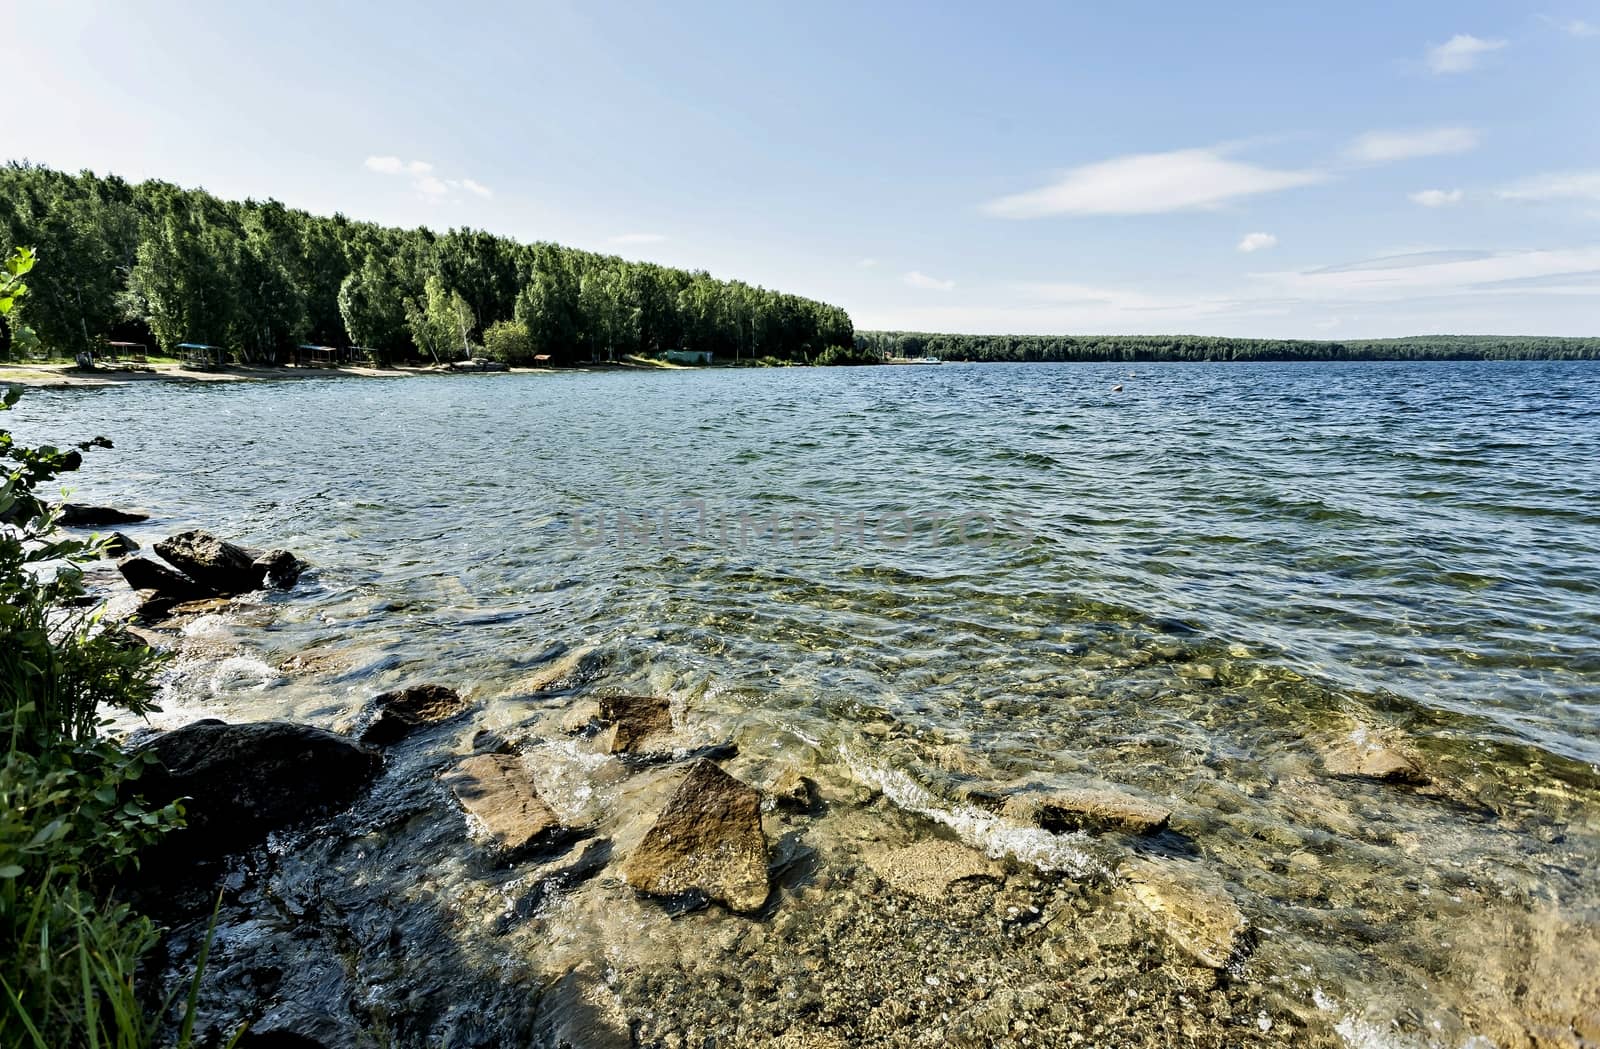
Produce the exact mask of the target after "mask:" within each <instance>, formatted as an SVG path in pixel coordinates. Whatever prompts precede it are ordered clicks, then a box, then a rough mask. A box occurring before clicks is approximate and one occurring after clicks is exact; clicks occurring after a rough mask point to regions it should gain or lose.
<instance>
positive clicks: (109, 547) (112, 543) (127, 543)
mask: <svg viewBox="0 0 1600 1049" xmlns="http://www.w3.org/2000/svg"><path fill="white" fill-rule="evenodd" d="M138 549H139V544H138V543H136V542H134V541H133V540H132V539H131V538H129V537H128V536H126V535H123V534H122V533H121V532H112V533H111V534H110V535H109V536H107V537H106V545H105V546H103V547H101V553H100V556H101V557H104V558H117V557H127V556H128V555H129V554H131V553H133V552H134V551H136V550H138Z"/></svg>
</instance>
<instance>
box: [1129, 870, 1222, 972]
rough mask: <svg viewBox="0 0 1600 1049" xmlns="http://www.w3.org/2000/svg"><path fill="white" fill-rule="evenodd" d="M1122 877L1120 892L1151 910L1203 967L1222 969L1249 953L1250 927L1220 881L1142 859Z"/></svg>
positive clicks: (1181, 946) (1178, 943)
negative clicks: (1236, 958)
mask: <svg viewBox="0 0 1600 1049" xmlns="http://www.w3.org/2000/svg"><path fill="white" fill-rule="evenodd" d="M1118 875H1119V876H1120V884H1119V885H1118V888H1117V891H1118V893H1119V894H1121V895H1123V896H1124V897H1125V898H1128V899H1131V900H1133V901H1134V902H1135V903H1137V904H1139V905H1140V906H1141V907H1143V908H1144V909H1145V910H1146V911H1148V912H1149V913H1150V915H1151V916H1152V917H1154V918H1155V919H1156V921H1157V922H1159V923H1160V924H1161V926H1162V927H1163V928H1164V929H1165V930H1166V933H1167V935H1168V936H1169V937H1170V938H1171V939H1172V941H1173V942H1174V943H1175V944H1177V945H1178V947H1180V948H1181V949H1183V950H1184V951H1185V952H1186V953H1187V954H1189V955H1190V956H1191V957H1192V958H1194V960H1195V961H1197V962H1199V963H1200V964H1201V965H1205V966H1208V967H1210V968H1212V969H1222V968H1225V967H1226V966H1227V965H1228V963H1229V962H1230V961H1232V960H1233V959H1234V958H1235V957H1240V956H1242V955H1243V954H1244V953H1245V952H1246V951H1248V950H1249V946H1250V941H1249V923H1248V922H1247V921H1246V920H1245V917H1244V914H1243V913H1242V912H1241V911H1240V910H1239V908H1238V906H1237V905H1236V904H1235V903H1234V902H1233V898H1232V897H1231V896H1230V895H1228V890H1227V889H1226V888H1224V887H1223V886H1222V884H1221V882H1220V881H1217V880H1216V879H1214V878H1211V877H1209V876H1207V875H1205V874H1203V873H1201V872H1199V871H1181V870H1179V869H1178V868H1177V867H1176V866H1175V865H1171V864H1163V863H1159V862H1157V861H1155V860H1150V859H1144V858H1139V859H1136V860H1134V861H1133V862H1131V863H1129V864H1127V865H1125V866H1124V867H1123V868H1122V869H1121V870H1120V871H1118Z"/></svg>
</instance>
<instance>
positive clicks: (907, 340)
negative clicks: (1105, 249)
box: [855, 331, 1600, 361]
mask: <svg viewBox="0 0 1600 1049" xmlns="http://www.w3.org/2000/svg"><path fill="white" fill-rule="evenodd" d="M855 348H856V351H857V353H858V354H870V355H872V356H875V357H879V358H882V357H922V356H931V357H938V358H939V359H941V360H947V361H1411V360H1442V361H1466V360H1595V359H1600V338H1592V339H1591V338H1584V339H1564V338H1545V337H1542V336H1522V335H1518V336H1501V335H1418V336H1412V337H1409V338H1403V339H1357V340H1350V341H1341V342H1322V341H1313V340H1309V339H1229V338H1220V337H1216V336H1208V335H941V334H935V333H930V332H909V331H861V332H857V333H856V339H855Z"/></svg>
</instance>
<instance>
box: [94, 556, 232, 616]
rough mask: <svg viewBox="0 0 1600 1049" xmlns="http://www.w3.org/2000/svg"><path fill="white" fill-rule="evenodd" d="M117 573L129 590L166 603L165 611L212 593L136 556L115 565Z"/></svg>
mask: <svg viewBox="0 0 1600 1049" xmlns="http://www.w3.org/2000/svg"><path fill="white" fill-rule="evenodd" d="M117 571H119V572H121V573H122V578H124V579H126V580H127V581H128V585H129V586H130V587H132V588H133V589H135V590H148V591H150V592H151V593H152V594H153V595H154V596H155V597H157V598H160V599H161V600H163V601H167V602H169V604H168V607H169V608H170V607H171V605H172V604H175V603H177V602H179V601H195V600H198V599H200V598H202V597H210V596H211V593H212V592H211V591H210V590H207V589H206V588H205V587H203V586H201V585H200V584H199V583H197V582H195V581H194V580H193V579H190V578H189V577H188V576H186V575H184V574H183V573H182V572H178V571H175V570H173V569H171V568H168V567H167V566H166V565H164V564H162V563H161V562H160V561H155V560H152V559H151V558H148V557H140V556H139V555H137V554H135V555H133V556H131V557H124V558H123V559H122V560H120V561H118V562H117Z"/></svg>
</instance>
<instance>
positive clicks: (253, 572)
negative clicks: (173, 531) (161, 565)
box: [156, 529, 264, 594]
mask: <svg viewBox="0 0 1600 1049" xmlns="http://www.w3.org/2000/svg"><path fill="white" fill-rule="evenodd" d="M156 553H158V554H160V555H161V556H162V557H164V558H166V560H167V562H168V563H170V564H171V565H172V566H173V567H175V568H177V569H178V570H179V571H180V572H183V573H184V574H185V575H187V576H189V577H190V578H191V579H193V580H194V581H195V582H197V583H199V584H200V585H201V586H204V587H209V588H210V589H211V591H212V592H213V593H217V594H247V593H249V592H250V591H252V590H255V589H257V588H258V587H260V586H261V579H262V575H263V574H264V573H263V570H262V569H261V568H258V567H257V566H256V563H255V562H256V559H255V555H253V554H252V553H251V552H250V551H248V550H245V549H244V548H242V547H238V546H234V545H233V544H232V543H228V542H224V541H223V540H221V539H218V538H217V537H216V536H214V535H212V534H211V533H210V532H204V531H200V530H198V529H195V530H193V531H188V532H179V533H178V534H177V535H172V536H168V537H167V538H165V539H163V540H161V542H159V543H157V544H156Z"/></svg>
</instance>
